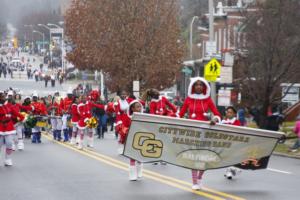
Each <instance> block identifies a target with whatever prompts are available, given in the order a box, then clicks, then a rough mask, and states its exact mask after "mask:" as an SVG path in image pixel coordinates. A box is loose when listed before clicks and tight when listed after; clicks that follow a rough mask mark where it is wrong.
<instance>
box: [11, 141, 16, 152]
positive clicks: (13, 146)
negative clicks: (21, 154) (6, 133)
mask: <svg viewBox="0 0 300 200" xmlns="http://www.w3.org/2000/svg"><path fill="white" fill-rule="evenodd" d="M11 149H12V150H13V151H15V150H16V145H15V142H13V143H12V147H11Z"/></svg>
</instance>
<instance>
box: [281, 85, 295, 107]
mask: <svg viewBox="0 0 300 200" xmlns="http://www.w3.org/2000/svg"><path fill="white" fill-rule="evenodd" d="M288 88H289V86H284V87H282V96H284V95H285V94H286V95H285V97H284V98H283V99H282V100H281V101H282V102H288V103H292V104H295V103H297V102H298V101H299V87H295V86H293V87H291V88H290V89H289V90H288Z"/></svg>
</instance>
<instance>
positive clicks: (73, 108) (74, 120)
mask: <svg viewBox="0 0 300 200" xmlns="http://www.w3.org/2000/svg"><path fill="white" fill-rule="evenodd" d="M77 107H78V105H77V104H76V103H73V104H72V105H71V116H72V118H71V122H72V123H73V124H77V123H78V121H79V119H80V115H79V113H78V109H77Z"/></svg>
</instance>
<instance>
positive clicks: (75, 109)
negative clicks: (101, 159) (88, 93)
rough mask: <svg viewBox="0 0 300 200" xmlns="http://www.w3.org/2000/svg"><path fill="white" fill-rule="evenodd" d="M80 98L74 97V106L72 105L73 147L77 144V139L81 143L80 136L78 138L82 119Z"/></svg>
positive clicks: (71, 142)
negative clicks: (79, 106) (79, 122)
mask: <svg viewBox="0 0 300 200" xmlns="http://www.w3.org/2000/svg"><path fill="white" fill-rule="evenodd" d="M78 103H79V100H78V97H77V96H74V99H73V102H72V105H71V124H72V136H71V141H70V144H71V145H75V144H76V138H78V141H79V138H80V137H79V136H78V134H77V133H78V121H79V119H80V115H79V113H78Z"/></svg>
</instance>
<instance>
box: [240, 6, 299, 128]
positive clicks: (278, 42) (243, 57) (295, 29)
mask: <svg viewBox="0 0 300 200" xmlns="http://www.w3.org/2000/svg"><path fill="white" fill-rule="evenodd" d="M299 10H300V5H299V1H295V0H267V1H266V2H265V3H263V4H259V5H258V7H257V10H256V12H249V13H246V14H245V20H244V23H243V26H242V27H241V29H243V30H242V31H243V32H245V33H246V39H247V44H246V49H247V51H246V52H245V51H240V52H239V54H238V62H237V65H236V67H237V68H238V78H239V79H238V80H239V81H238V82H237V83H239V84H240V85H241V91H242V96H244V97H246V99H247V100H248V102H249V104H251V105H252V106H255V107H256V108H257V109H258V110H259V121H258V122H257V123H258V125H259V127H261V128H264V127H265V123H266V118H267V112H268V108H269V107H270V106H272V105H276V104H278V103H279V102H280V101H281V98H282V94H281V87H280V84H281V83H291V84H294V83H295V82H299V78H300V68H299V64H300V23H299V20H300V12H299Z"/></svg>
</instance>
